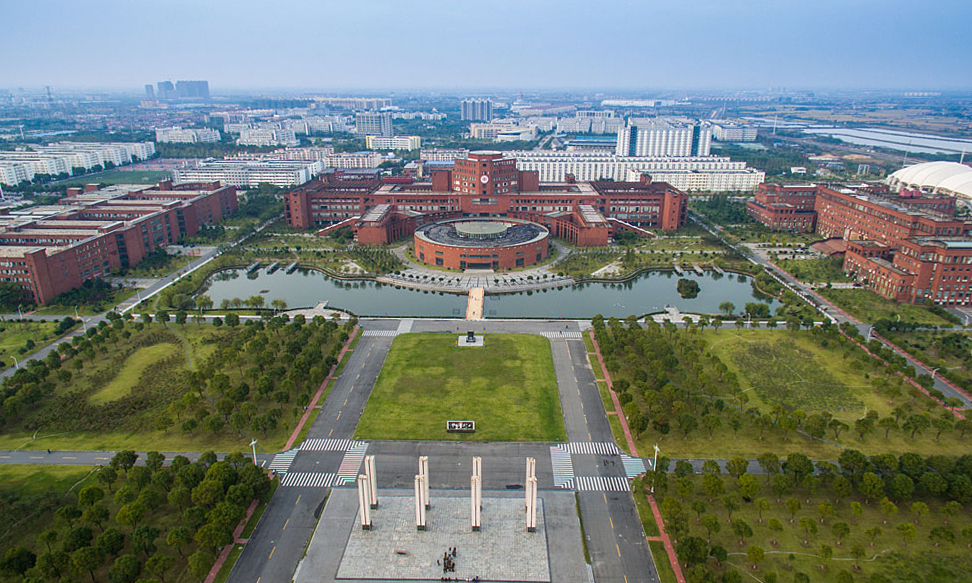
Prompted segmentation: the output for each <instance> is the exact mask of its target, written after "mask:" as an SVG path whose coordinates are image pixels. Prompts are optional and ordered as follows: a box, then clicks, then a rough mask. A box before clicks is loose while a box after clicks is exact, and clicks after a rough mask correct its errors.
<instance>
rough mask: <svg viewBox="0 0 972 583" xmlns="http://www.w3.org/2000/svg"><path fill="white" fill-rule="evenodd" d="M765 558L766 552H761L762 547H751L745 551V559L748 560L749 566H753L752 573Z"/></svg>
mask: <svg viewBox="0 0 972 583" xmlns="http://www.w3.org/2000/svg"><path fill="white" fill-rule="evenodd" d="M765 557H766V551H764V550H763V547H759V546H756V545H752V546H750V547H749V548H748V549H746V558H747V559H749V564H750V565H752V566H753V571H755V570H756V569H758V568H759V564H760V563H761V562H763V559H764V558H765Z"/></svg>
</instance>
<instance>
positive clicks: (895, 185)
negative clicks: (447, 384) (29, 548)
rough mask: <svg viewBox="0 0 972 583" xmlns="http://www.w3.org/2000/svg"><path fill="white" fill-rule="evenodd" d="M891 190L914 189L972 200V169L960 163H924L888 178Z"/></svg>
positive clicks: (904, 169)
mask: <svg viewBox="0 0 972 583" xmlns="http://www.w3.org/2000/svg"><path fill="white" fill-rule="evenodd" d="M887 182H888V185H889V186H890V187H891V190H894V191H899V190H901V189H903V188H914V189H918V190H921V191H922V192H927V193H937V194H949V195H952V196H955V197H957V198H962V199H965V200H972V168H970V167H968V166H966V165H964V164H959V163H958V162H923V163H921V164H915V165H913V166H908V167H907V168H902V169H901V170H898V171H897V172H894V173H893V174H891V176H888V179H887Z"/></svg>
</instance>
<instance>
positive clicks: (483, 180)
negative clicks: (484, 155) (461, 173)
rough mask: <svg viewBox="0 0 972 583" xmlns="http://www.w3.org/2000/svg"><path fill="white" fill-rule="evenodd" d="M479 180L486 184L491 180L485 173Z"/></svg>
mask: <svg viewBox="0 0 972 583" xmlns="http://www.w3.org/2000/svg"><path fill="white" fill-rule="evenodd" d="M479 181H480V182H482V183H483V184H486V183H487V182H489V176H487V175H485V174H483V175H482V176H480V177H479Z"/></svg>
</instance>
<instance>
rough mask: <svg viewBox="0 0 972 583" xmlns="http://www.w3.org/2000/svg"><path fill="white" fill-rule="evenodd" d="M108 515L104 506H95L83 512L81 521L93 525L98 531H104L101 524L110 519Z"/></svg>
mask: <svg viewBox="0 0 972 583" xmlns="http://www.w3.org/2000/svg"><path fill="white" fill-rule="evenodd" d="M110 516H111V515H110V513H109V512H108V507H107V506H105V505H104V504H95V505H94V506H92V507H91V508H88V509H87V510H85V511H84V514H82V515H81V520H83V521H84V522H87V523H89V524H95V525H97V526H98V529H99V530H102V531H104V528H103V527H102V526H101V525H102V524H104V523H106V522H108V519H109V518H110Z"/></svg>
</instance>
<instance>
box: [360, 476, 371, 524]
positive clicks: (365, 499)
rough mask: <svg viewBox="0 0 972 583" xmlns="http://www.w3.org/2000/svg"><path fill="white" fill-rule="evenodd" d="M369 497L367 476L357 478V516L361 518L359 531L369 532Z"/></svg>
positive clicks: (369, 490)
mask: <svg viewBox="0 0 972 583" xmlns="http://www.w3.org/2000/svg"><path fill="white" fill-rule="evenodd" d="M370 496H371V488H370V487H369V485H368V476H358V516H360V517H361V530H371V500H370V499H369V498H370Z"/></svg>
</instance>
